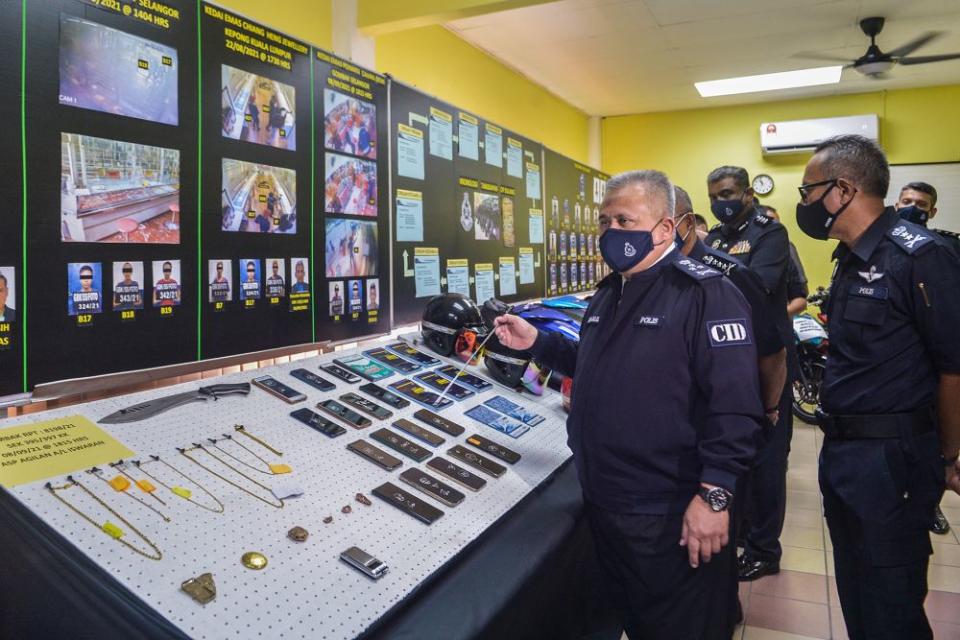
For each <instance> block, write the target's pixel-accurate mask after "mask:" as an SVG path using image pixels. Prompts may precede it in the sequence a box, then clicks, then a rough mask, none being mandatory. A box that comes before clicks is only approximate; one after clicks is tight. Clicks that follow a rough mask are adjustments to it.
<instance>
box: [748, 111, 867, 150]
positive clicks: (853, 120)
mask: <svg viewBox="0 0 960 640" xmlns="http://www.w3.org/2000/svg"><path fill="white" fill-rule="evenodd" d="M879 132H880V125H879V118H877V114H875V113H870V114H866V115H862V116H846V117H843V118H817V119H816V120H788V121H786V122H764V123H763V124H761V125H760V146H761V147H763V153H764V155H772V154H777V153H798V152H802V151H813V149H814V148H816V146H817V145H818V144H820V143H821V142H823V141H824V140H826V139H827V138H832V137H833V136H839V135H844V134H851V133H856V134H859V135H861V136H864V137H867V138H870V139H871V140H879V139H880V135H879Z"/></svg>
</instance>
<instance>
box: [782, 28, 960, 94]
mask: <svg viewBox="0 0 960 640" xmlns="http://www.w3.org/2000/svg"><path fill="white" fill-rule="evenodd" d="M883 23H884V19H883V18H882V17H873V18H864V19H863V20H861V21H860V29H861V30H862V31H863V32H864V33H865V34H866V35H867V37H869V38H870V46H869V47H868V48H867V52H866V53H865V54H863V55H862V56H860V57H859V58H857V59H856V60H848V59H847V58H840V57H837V56H831V55H827V54H822V53H817V52H803V53H798V54H796V56H795V57H798V58H808V59H811V60H829V61H831V62H846V63H847V64H845V65H843V68H844V69H855V70H856V71H857V72H859V73H862V74H863V75H865V76H869V77H871V78H874V79H877V80H881V79H883V78H885V77H886V73H887V72H888V71H890V69H892V68H893V67H894V66H895V65H898V64H902V65H911V64H926V63H928V62H941V61H943V60H957V59H960V53H945V54H942V55H937V56H910V54H911V53H913V52H914V51H916V50H917V49H919V48H920V47H922V46H924V45H926V44H928V43H929V42H930V41H931V40H934V39H935V38H937V37H939V36H941V35H943V34H942V32H940V31H928V32H927V33H925V34H923V35H921V36H919V37H917V38H914V39H913V40H911V41H910V42H908V43H906V44H905V45H902V46H899V47H897V48H896V49H891V50H890V51H887V52H886V53H884V52H883V51H881V50H880V47H878V46H877V42H876V37H877V35H879V34H880V32H881V31H883Z"/></svg>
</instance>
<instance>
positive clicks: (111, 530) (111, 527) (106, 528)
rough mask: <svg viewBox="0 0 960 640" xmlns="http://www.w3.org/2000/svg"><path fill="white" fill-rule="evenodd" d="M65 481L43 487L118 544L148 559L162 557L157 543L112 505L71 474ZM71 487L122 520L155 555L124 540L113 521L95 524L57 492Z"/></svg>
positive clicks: (122, 532)
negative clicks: (57, 484)
mask: <svg viewBox="0 0 960 640" xmlns="http://www.w3.org/2000/svg"><path fill="white" fill-rule="evenodd" d="M67 482H68V484H64V485H60V486H59V487H55V486H53V485H52V484H50V483H49V482H48V483H47V484H46V485H45V487H46V489H47V491H49V492H50V495H52V496H53V497H54V498H56V499H57V500H59V501H60V502H62V503H63V504H64V505H66V507H67V508H68V509H70V510H71V511H73V512H74V513H76V514H77V515H78V516H80V517H81V518H83V519H84V520H86V521H87V522H89V523H90V524H92V525H93V526H94V527H95V528H97V529H99V530H100V531H103V532H104V533H106V534H107V535H108V536H110V537H111V538H113V539H114V540H116V541H117V542H119V543H120V544H122V545H124V546H126V547H128V548H130V549H131V550H132V551H134V552H135V553H138V554H140V555H141V556H143V557H144V558H149V559H150V560H160V559H161V558H162V557H163V552H161V551H160V549H158V548H157V545H155V544H153V542H151V541H150V539H149V538H148V537H147V536H145V535H143V534H142V533H140V531H139V530H138V529H137V528H136V527H134V526H133V525H132V524H130V523H129V522H128V521H127V519H126V518H124V517H123V516H122V515H120V514H119V513H117V512H116V511H115V510H114V509H113V507H111V506H110V505H108V504H107V503H106V502H104V501H103V500H101V499H100V498H99V497H98V496H97V494H95V493H94V492H93V491H90V489H87V488H86V487H85V486H83V485H82V484H80V482H79V481H77V480H76V479H75V478H74V477H73V476H67ZM73 487H79V488H80V489H81V490H82V491H83V492H84V493H86V494H87V495H88V496H90V497H91V498H93V499H94V500H95V501H96V502H97V503H98V504H99V505H100V506H101V507H103V508H104V509H106V510H107V511H109V512H110V513H112V514H113V515H114V516H116V518H117V519H118V520H119V521H120V522H122V523H123V524H125V525H126V526H127V527H128V528H129V529H130V530H131V531H133V532H134V533H135V534H137V536H138V537H139V538H140V539H141V540H143V541H144V542H146V543H147V544H148V545H150V548H151V549H153V550H154V551H155V552H156V555H152V554H150V553H148V552H146V551H144V550H142V549H138V548H136V547H135V546H133V545H132V544H130V543H129V542H127V541H126V540H124V539H123V535H124V531H123V529H121V528H120V527H118V526H117V525H115V524H113V523H112V522H110V521H109V520H107V521H105V522H104V523H103V524H102V525H101V524H97V521H96V520H94V519H93V518H91V517H90V516H88V515H87V514H85V513H84V512H83V511H80V509H78V508H77V507H75V506H73V505H72V504H71V503H70V502H68V501H67V500H66V499H65V498H64V497H63V496H61V495H60V494H59V493H57V492H58V491H66V490H67V489H71V488H73Z"/></svg>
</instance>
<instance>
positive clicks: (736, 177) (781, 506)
mask: <svg viewBox="0 0 960 640" xmlns="http://www.w3.org/2000/svg"><path fill="white" fill-rule="evenodd" d="M707 191H708V193H709V195H710V210H711V211H712V212H713V215H714V216H715V217H716V218H717V219H718V220H719V221H720V224H718V225H716V226H714V227H713V228H712V229H711V230H710V232H709V233H708V234H707V239H706V243H707V245H708V246H710V247H711V248H713V249H717V250H720V251H723V252H724V253H727V254H729V255H730V256H732V257H734V258H736V259H738V260H740V261H741V262H743V263H744V264H745V265H746V266H748V267H750V269H751V270H752V271H753V272H754V273H756V274H757V275H758V276H759V277H760V280H761V281H762V282H763V287H764V289H765V291H766V293H767V296H768V297H769V298H770V301H771V302H772V303H773V305H775V306H776V307H777V308H778V309H779V310H778V311H774V313H775V316H774V320H775V322H776V325H777V328H778V329H779V331H780V338H781V340H783V344H784V346H785V347H786V349H787V381H786V384H785V385H784V387H783V391H782V393H781V394H780V398H779V402H777V403H774V404H766V405H765V411H766V413H767V417H768V418H769V419H770V420H772V421H773V422H775V423H776V428H774V429H772V430H771V432H770V438H769V439H768V440H767V441H766V442H765V443H764V445H763V447H762V449H761V451H760V454H759V456H758V458H757V463H756V467H755V468H754V469H753V472H752V474H751V482H750V488H749V492H748V494H747V496H746V506H745V510H746V519H747V524H746V527H745V531H744V536H743V538H744V552H743V555H742V556H740V559H739V572H740V579H741V580H756V579H757V578H760V577H762V576H765V575H767V574H771V573H778V572H779V571H780V556H781V554H782V548H781V546H780V533H781V532H782V531H783V520H784V516H785V515H786V505H787V456H788V455H789V453H790V439H791V437H792V435H793V420H792V416H791V414H790V405H791V402H792V400H793V398H792V395H793V394H792V384H793V382H792V381H793V379H794V377H795V374H796V368H797V364H796V349H795V347H794V341H793V328H792V326H791V324H790V319H789V318H788V317H787V273H788V270H789V263H790V241H789V238H788V237H787V230H786V227H784V226H783V225H782V224H780V223H779V222H777V221H775V220H773V219H771V218H768V217H767V216H765V215H763V214H762V213H760V212H759V211H758V210H757V207H756V202H755V199H754V194H753V189H752V188H751V187H750V178H749V176H748V175H747V171H746V169H742V168H740V167H730V166H724V167H719V168H717V169H714V170H713V171H712V172H710V175H709V176H708V177H707Z"/></svg>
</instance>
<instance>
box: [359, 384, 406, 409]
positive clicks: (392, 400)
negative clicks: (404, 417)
mask: <svg viewBox="0 0 960 640" xmlns="http://www.w3.org/2000/svg"><path fill="white" fill-rule="evenodd" d="M360 391H363V392H364V393H366V394H367V395H370V396H373V397H374V398H376V399H377V400H379V401H380V402H385V403H387V404H388V405H390V406H391V407H393V408H394V409H404V408H406V407H409V406H410V401H409V400H404V399H403V398H401V397H400V396H398V395H397V394H395V393H393V392H392V391H387V390H386V389H384V388H383V387H381V386H378V385H377V384H376V383H373V382H368V383H367V384H363V385H360Z"/></svg>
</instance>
